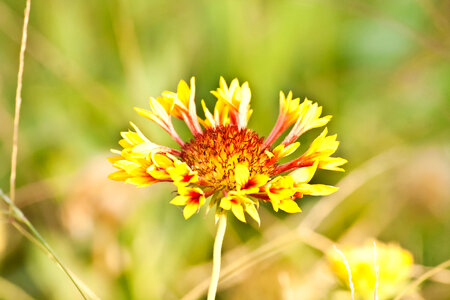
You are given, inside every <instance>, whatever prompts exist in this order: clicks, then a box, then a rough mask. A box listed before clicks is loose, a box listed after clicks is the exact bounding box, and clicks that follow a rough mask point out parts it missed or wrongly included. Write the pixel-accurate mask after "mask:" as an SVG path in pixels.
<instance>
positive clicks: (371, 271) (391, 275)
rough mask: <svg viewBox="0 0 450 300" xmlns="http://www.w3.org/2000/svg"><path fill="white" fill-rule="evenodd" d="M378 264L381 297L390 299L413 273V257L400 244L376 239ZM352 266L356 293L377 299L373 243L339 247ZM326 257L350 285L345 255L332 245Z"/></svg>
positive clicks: (334, 270) (362, 297) (333, 268)
mask: <svg viewBox="0 0 450 300" xmlns="http://www.w3.org/2000/svg"><path fill="white" fill-rule="evenodd" d="M375 244H376V264H377V266H378V289H377V295H378V299H380V300H381V299H390V298H391V297H393V296H395V295H396V294H398V293H399V292H400V291H401V290H403V288H404V287H405V285H406V283H408V280H409V278H410V276H411V271H412V266H413V257H412V255H411V253H410V252H409V251H407V250H405V249H403V248H401V247H400V246H399V245H397V244H393V243H390V244H384V243H382V242H379V241H376V242H375ZM340 250H341V251H342V253H343V254H344V256H345V259H346V260H347V262H348V265H349V267H350V271H351V276H352V282H353V286H354V289H355V295H356V296H357V297H360V298H361V299H374V293H375V286H376V282H377V272H376V269H375V252H374V244H373V243H372V242H367V243H366V244H364V245H363V246H361V247H345V248H341V249H340ZM327 258H328V262H329V265H330V267H331V269H332V271H333V272H334V273H335V274H336V275H337V277H338V278H339V279H341V280H342V281H343V282H345V284H346V285H347V287H349V274H348V271H347V268H346V266H345V264H344V260H343V257H342V256H341V255H340V254H339V253H338V252H337V251H336V250H335V249H330V251H328V253H327Z"/></svg>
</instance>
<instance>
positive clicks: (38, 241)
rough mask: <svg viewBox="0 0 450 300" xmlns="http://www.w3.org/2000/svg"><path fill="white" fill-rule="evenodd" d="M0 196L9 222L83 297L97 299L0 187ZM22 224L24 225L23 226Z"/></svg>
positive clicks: (86, 299)
mask: <svg viewBox="0 0 450 300" xmlns="http://www.w3.org/2000/svg"><path fill="white" fill-rule="evenodd" d="M0 198H1V199H3V200H4V201H5V202H6V204H8V206H9V208H10V209H9V211H8V216H9V218H10V219H9V220H10V222H11V224H12V225H13V226H14V227H15V228H16V229H17V230H18V231H19V232H20V233H21V234H22V235H23V236H24V237H26V238H27V239H28V240H29V241H31V242H32V243H33V244H35V245H36V246H38V247H39V248H40V249H41V250H42V251H43V252H44V253H45V254H47V256H48V257H49V258H50V259H51V260H52V261H53V262H54V263H56V265H57V266H58V267H60V268H61V270H62V271H63V272H64V273H65V274H66V275H67V276H68V277H69V279H70V280H71V281H72V283H73V284H74V285H75V287H76V288H77V290H78V291H79V292H80V294H81V296H82V297H83V299H85V300H88V299H94V300H99V299H100V298H99V297H98V296H97V295H96V294H95V293H94V292H93V291H92V290H91V289H89V288H88V287H87V286H86V285H85V284H84V283H83V282H82V281H81V280H80V279H78V278H77V277H76V276H75V274H74V273H73V272H72V271H71V270H69V269H68V268H67V267H66V266H65V265H64V264H63V263H62V262H61V260H60V259H59V257H58V256H57V255H56V253H55V251H54V250H53V249H52V248H51V247H50V245H49V244H48V243H47V241H46V240H45V239H44V238H43V237H42V235H41V234H40V233H39V232H38V231H37V229H36V228H35V227H34V226H33V224H32V223H31V222H30V221H29V220H28V219H27V218H26V217H25V215H24V214H23V212H22V211H21V210H20V209H19V208H18V207H17V206H16V205H15V204H14V203H13V202H12V201H11V199H10V198H9V197H8V196H6V195H5V194H4V193H3V191H2V190H1V189H0ZM22 225H25V227H26V228H24V227H23V226H22Z"/></svg>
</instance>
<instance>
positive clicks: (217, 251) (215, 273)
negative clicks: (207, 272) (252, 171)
mask: <svg viewBox="0 0 450 300" xmlns="http://www.w3.org/2000/svg"><path fill="white" fill-rule="evenodd" d="M226 228H227V215H226V212H222V213H221V214H220V215H219V221H218V225H217V233H216V238H215V240H214V252H213V269H212V275H211V282H210V284H209V290H208V299H207V300H214V299H215V298H216V292H217V285H218V283H219V275H220V260H221V253H222V243H223V237H224V236H225V229H226Z"/></svg>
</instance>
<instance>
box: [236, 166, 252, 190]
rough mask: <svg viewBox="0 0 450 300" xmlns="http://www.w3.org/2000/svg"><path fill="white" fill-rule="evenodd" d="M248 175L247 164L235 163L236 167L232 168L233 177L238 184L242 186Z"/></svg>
mask: <svg viewBox="0 0 450 300" xmlns="http://www.w3.org/2000/svg"><path fill="white" fill-rule="evenodd" d="M249 176H250V173H249V171H248V168H247V166H245V165H243V164H238V165H236V168H235V169H234V178H235V180H236V183H237V184H238V186H241V187H242V186H244V185H245V184H246V183H247V181H248V178H249Z"/></svg>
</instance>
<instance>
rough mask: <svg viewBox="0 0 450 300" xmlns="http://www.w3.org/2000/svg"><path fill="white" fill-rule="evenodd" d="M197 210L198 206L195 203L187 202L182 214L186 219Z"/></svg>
mask: <svg viewBox="0 0 450 300" xmlns="http://www.w3.org/2000/svg"><path fill="white" fill-rule="evenodd" d="M197 210H198V206H197V205H195V204H192V205H191V204H188V205H186V206H185V207H184V209H183V216H184V218H185V219H186V220H187V219H189V218H190V217H191V216H192V215H193V214H195V213H196V212H197Z"/></svg>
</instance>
